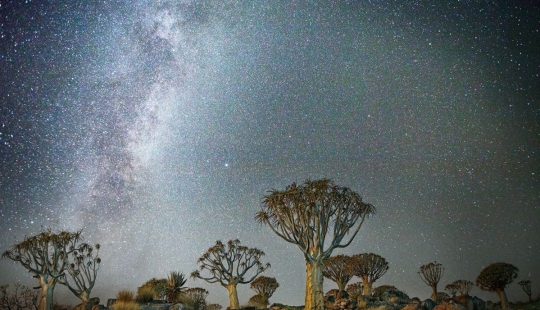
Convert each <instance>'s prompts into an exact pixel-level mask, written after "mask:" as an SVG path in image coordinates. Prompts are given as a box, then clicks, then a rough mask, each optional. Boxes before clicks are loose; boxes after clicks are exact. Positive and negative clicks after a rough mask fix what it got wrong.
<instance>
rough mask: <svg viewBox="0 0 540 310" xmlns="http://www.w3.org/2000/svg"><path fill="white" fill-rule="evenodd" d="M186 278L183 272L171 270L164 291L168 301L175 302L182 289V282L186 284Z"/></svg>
mask: <svg viewBox="0 0 540 310" xmlns="http://www.w3.org/2000/svg"><path fill="white" fill-rule="evenodd" d="M186 281H187V279H186V278H185V276H184V274H183V273H181V272H179V271H171V273H170V274H169V277H168V278H167V285H166V286H165V292H166V294H167V301H168V302H171V303H172V302H175V301H176V299H177V298H178V295H180V293H181V292H182V289H184V284H186Z"/></svg>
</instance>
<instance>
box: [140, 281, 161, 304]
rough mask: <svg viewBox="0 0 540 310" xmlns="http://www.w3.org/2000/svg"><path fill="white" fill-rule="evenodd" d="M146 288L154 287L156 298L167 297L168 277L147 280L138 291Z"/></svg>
mask: <svg viewBox="0 0 540 310" xmlns="http://www.w3.org/2000/svg"><path fill="white" fill-rule="evenodd" d="M145 288H150V289H152V291H153V292H154V299H166V297H167V279H165V278H162V279H156V278H152V279H150V280H148V281H146V282H145V283H144V284H143V285H141V286H140V287H139V288H138V289H137V293H139V291H141V290H143V289H145Z"/></svg>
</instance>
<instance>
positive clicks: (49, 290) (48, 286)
mask: <svg viewBox="0 0 540 310" xmlns="http://www.w3.org/2000/svg"><path fill="white" fill-rule="evenodd" d="M39 285H40V286H41V294H40V296H39V310H52V309H53V290H54V286H55V285H56V280H55V279H51V280H49V281H47V280H45V279H43V278H39Z"/></svg>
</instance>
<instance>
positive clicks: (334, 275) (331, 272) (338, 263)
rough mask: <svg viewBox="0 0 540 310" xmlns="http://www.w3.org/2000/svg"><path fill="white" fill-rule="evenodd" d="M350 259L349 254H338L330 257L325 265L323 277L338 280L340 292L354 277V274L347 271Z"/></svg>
mask: <svg viewBox="0 0 540 310" xmlns="http://www.w3.org/2000/svg"><path fill="white" fill-rule="evenodd" d="M349 260H350V257H349V256H347V255H337V256H332V257H330V258H328V259H327V260H326V261H325V262H324V265H323V271H322V274H323V277H325V278H327V279H330V280H332V281H334V282H336V284H337V287H338V290H339V291H340V292H341V291H343V290H345V286H346V285H347V283H349V281H350V280H351V278H352V277H353V275H352V274H348V273H346V272H345V266H346V265H347V262H348V261H349Z"/></svg>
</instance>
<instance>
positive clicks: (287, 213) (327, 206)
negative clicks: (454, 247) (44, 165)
mask: <svg viewBox="0 0 540 310" xmlns="http://www.w3.org/2000/svg"><path fill="white" fill-rule="evenodd" d="M374 213H375V208H374V207H373V206H372V205H371V204H368V203H365V202H363V201H362V197H361V196H360V195H359V194H357V193H356V192H354V191H352V190H350V189H349V188H346V187H340V186H338V185H336V184H335V183H334V182H333V181H331V180H328V179H322V180H317V181H310V180H308V181H306V182H304V183H303V184H296V183H292V184H291V185H289V186H287V187H286V188H285V189H284V190H272V191H270V192H269V194H268V195H266V196H264V199H263V202H262V205H261V211H260V212H258V213H257V214H256V216H255V220H256V221H258V222H259V223H260V224H262V225H266V226H268V227H269V228H270V230H271V231H273V232H274V233H275V234H276V235H277V236H279V237H280V238H281V239H283V240H284V241H286V242H288V243H291V244H295V245H296V246H297V247H298V249H299V250H300V251H301V252H302V254H303V256H304V259H305V264H306V284H305V285H306V286H305V309H306V310H323V309H324V294H323V278H324V277H326V278H328V279H331V280H332V281H334V282H336V284H337V286H338V289H339V291H343V289H344V287H345V286H346V285H347V283H348V282H349V281H350V280H351V278H352V277H353V276H357V277H358V278H360V279H361V280H362V283H356V284H351V285H349V286H347V291H350V292H351V293H352V294H356V295H360V294H362V295H367V296H370V295H371V294H372V286H373V283H374V282H375V281H376V280H378V279H379V278H380V277H382V276H383V275H384V274H385V273H386V271H387V270H388V268H389V267H388V262H387V261H386V260H385V259H384V258H383V257H381V256H379V255H377V254H373V253H364V254H357V255H354V256H351V257H348V256H345V255H338V256H334V257H332V256H331V255H332V252H333V251H334V250H335V249H338V248H345V247H347V246H348V245H349V244H351V242H352V241H353V239H354V238H355V237H356V235H357V234H358V232H359V230H360V228H361V227H362V225H363V223H364V221H365V220H366V219H367V218H368V217H369V216H370V215H372V214H374ZM99 249H100V248H99V245H95V246H94V247H93V246H90V245H88V244H86V243H83V242H82V238H81V231H77V232H74V233H72V232H67V231H61V232H59V233H53V232H52V231H51V230H50V229H49V230H47V231H44V232H42V233H41V234H39V235H37V236H34V237H27V238H25V240H24V241H23V242H21V243H18V244H16V245H14V246H13V247H12V248H11V249H10V250H8V251H6V252H4V254H3V255H2V256H3V257H4V258H8V259H11V260H13V261H15V262H17V263H20V264H21V265H22V266H23V267H25V268H26V269H27V270H28V271H29V272H30V273H31V274H32V275H33V276H34V277H35V278H37V279H38V282H39V287H40V288H41V293H40V297H39V309H40V310H52V296H53V289H54V287H55V285H56V284H57V283H59V284H62V285H66V286H67V287H68V288H69V289H70V290H71V291H72V292H73V293H74V294H75V295H76V296H77V297H78V298H80V299H81V301H82V302H83V304H85V303H87V302H88V299H89V296H90V293H91V290H92V288H93V286H94V283H95V280H96V275H97V271H98V269H99V265H100V262H101V259H100V258H99ZM263 256H264V252H263V251H261V250H259V249H256V248H249V247H246V246H243V245H241V244H240V241H239V240H230V241H228V242H227V243H222V242H221V241H217V242H216V244H215V245H214V246H212V247H211V248H209V249H208V250H207V252H206V253H204V254H203V255H202V256H201V257H200V258H199V260H198V261H197V263H198V265H199V270H196V271H193V272H192V273H191V277H192V278H196V279H202V280H204V281H207V282H209V283H219V284H220V285H221V286H223V287H224V288H225V289H226V290H227V291H228V294H229V300H230V308H231V309H239V308H240V303H239V301H238V294H237V285H239V284H248V283H251V288H252V289H253V290H254V291H255V292H256V295H255V296H253V297H252V298H251V299H250V303H252V304H256V305H263V306H267V305H268V299H269V298H270V297H271V296H272V294H273V293H274V292H275V290H276V289H277V288H278V286H279V284H278V283H277V281H276V279H275V278H270V277H264V276H259V275H260V274H261V273H263V272H265V271H266V270H267V269H268V268H270V264H268V263H266V264H264V263H262V262H261V259H262V257H263ZM443 272H444V268H443V266H442V264H440V263H437V262H432V263H429V264H426V265H423V266H421V267H420V271H419V275H420V278H421V279H422V281H424V282H425V283H426V284H427V285H429V286H430V287H431V288H432V299H433V300H435V301H437V299H438V297H439V293H438V292H437V285H438V283H439V281H440V279H441V277H442V275H443ZM517 272H518V270H517V268H516V267H514V266H512V265H510V264H506V263H496V264H492V265H490V266H488V267H486V268H485V269H484V270H482V272H481V273H480V275H479V276H478V278H477V280H476V284H477V285H478V286H479V287H480V288H482V289H484V290H488V291H493V292H496V293H497V294H498V295H499V297H500V298H501V303H502V305H503V308H506V306H507V304H508V301H507V299H506V295H505V294H504V288H505V287H506V286H507V285H508V284H510V283H511V282H512V281H513V280H514V279H515V278H516V277H517ZM185 282H186V278H185V276H184V274H183V273H181V272H171V274H170V275H169V277H168V278H167V279H152V280H150V281H148V282H146V283H145V284H143V286H141V287H140V288H139V291H138V294H137V298H136V299H135V297H134V296H133V294H131V295H130V296H127V295H129V294H127V293H123V294H124V295H126V296H119V298H118V299H120V300H124V301H125V302H126V303H129V302H136V301H139V302H141V301H143V300H146V299H149V298H151V299H154V298H159V299H162V298H166V299H167V300H168V301H169V302H176V301H182V300H183V302H185V303H188V302H189V303H190V304H191V307H192V308H193V310H200V309H203V308H205V309H208V308H212V309H213V308H219V307H218V306H217V305H212V307H210V305H206V301H205V298H206V296H207V295H208V292H207V291H206V290H204V289H202V288H185V287H184V286H183V285H184V284H185ZM520 285H521V287H522V288H523V289H524V291H525V292H526V293H527V294H528V295H529V298H530V286H531V285H530V281H521V282H520ZM471 287H472V282H469V281H456V282H454V283H451V284H449V285H447V287H446V289H447V290H448V291H449V292H450V293H451V294H453V295H454V294H455V293H457V292H460V293H462V294H463V293H468V292H469V291H470V289H471ZM145 290H146V291H145ZM126 309H127V308H126Z"/></svg>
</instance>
